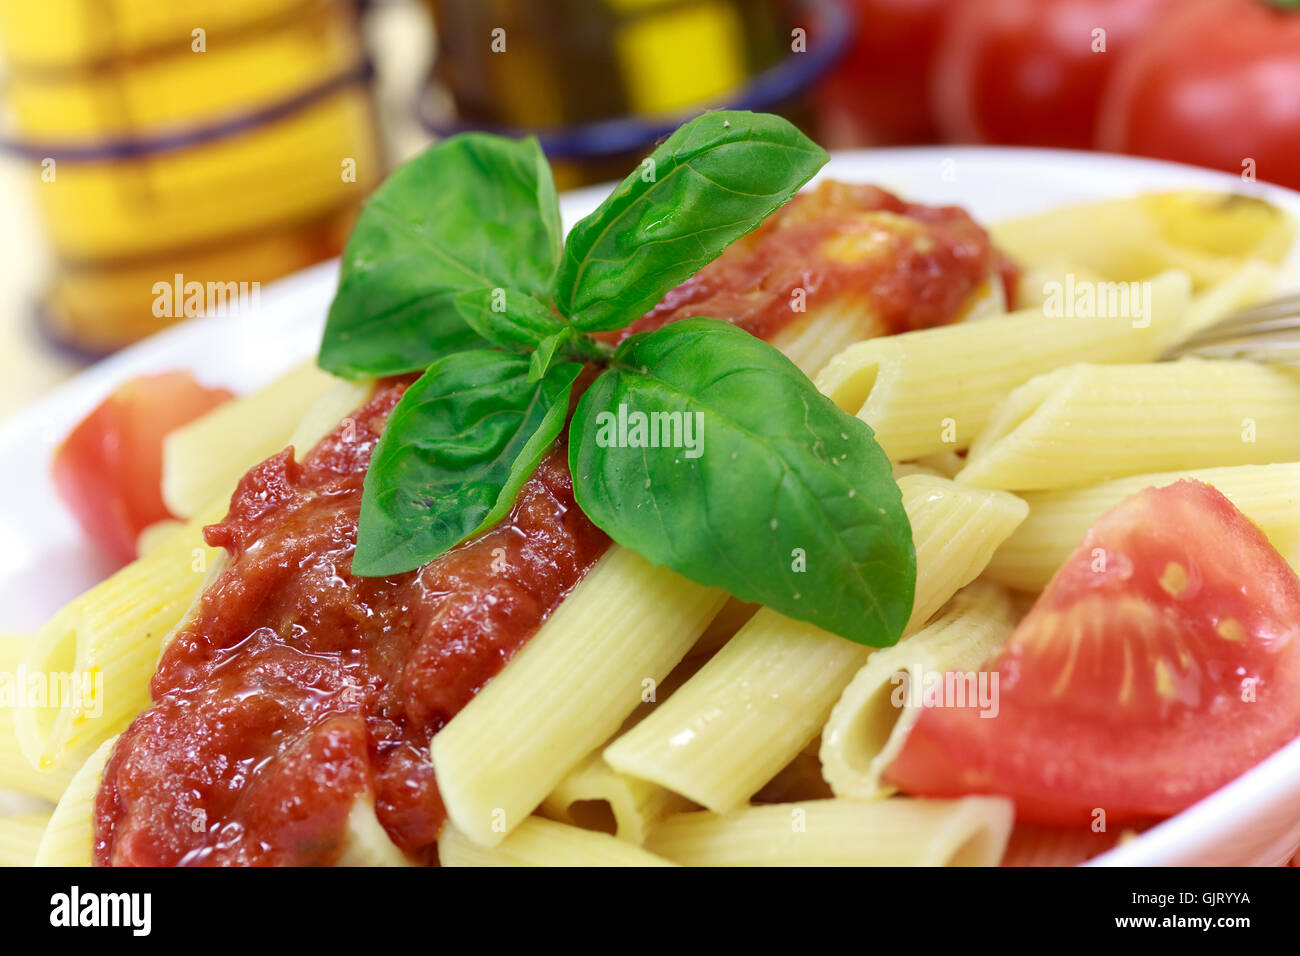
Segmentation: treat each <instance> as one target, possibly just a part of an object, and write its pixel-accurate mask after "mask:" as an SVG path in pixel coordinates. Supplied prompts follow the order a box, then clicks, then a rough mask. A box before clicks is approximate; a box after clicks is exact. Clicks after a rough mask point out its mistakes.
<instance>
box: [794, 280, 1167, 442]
mask: <svg viewBox="0 0 1300 956" xmlns="http://www.w3.org/2000/svg"><path fill="white" fill-rule="evenodd" d="M1189 299H1190V290H1189V287H1188V283H1187V279H1186V277H1185V276H1182V275H1180V274H1178V273H1169V274H1166V275H1163V276H1160V277H1159V278H1157V279H1156V280H1154V281H1153V282H1152V283H1151V306H1150V314H1149V315H1148V316H1146V318H1145V319H1144V320H1142V321H1141V322H1139V321H1135V320H1134V319H1132V318H1128V317H1124V316H1115V317H1109V318H1048V317H1047V316H1045V315H1044V313H1043V310H1042V308H1032V309H1027V310H1024V311H1021V312H1014V313H1011V314H1010V315H1003V316H999V317H997V318H991V319H987V320H983V321H980V322H969V323H965V322H964V323H961V324H959V325H949V326H943V327H941V328H935V329H924V330H921V331H918V332H907V333H904V334H902V335H891V336H886V337H883V338H878V339H872V340H870V341H867V342H860V343H858V344H857V345H854V346H851V347H850V348H848V349H846V350H844V351H843V352H841V353H839V354H838V355H836V356H835V358H834V359H833V360H832V361H831V362H830V364H828V365H827V366H826V367H825V368H824V369H822V371H821V373H820V374H819V375H818V376H817V387H818V388H820V389H821V390H822V392H824V393H825V394H826V395H827V396H829V397H830V399H831V400H832V401H833V402H835V404H837V405H839V407H840V408H842V409H844V410H845V411H847V412H850V413H853V414H856V415H857V416H858V417H859V418H861V419H862V420H863V421H865V422H866V423H867V424H868V425H870V426H871V427H872V429H873V430H874V431H875V433H876V441H878V442H879V443H880V446H881V447H882V448H883V449H884V450H885V452H886V454H888V455H889V457H890V460H891V461H907V460H911V459H916V458H922V457H924V456H927V455H936V454H941V453H944V452H956V451H960V450H962V449H964V448H967V447H969V446H970V444H971V442H972V441H973V440H974V439H975V436H976V435H977V434H979V432H980V431H981V430H982V429H983V428H984V426H985V425H986V423H987V422H988V421H989V419H990V418H991V416H992V414H993V411H994V409H995V408H996V407H997V405H998V402H999V401H1001V400H1002V398H1003V397H1004V396H1005V395H1006V394H1007V392H1008V391H1010V390H1011V389H1012V388H1015V387H1016V386H1017V385H1020V384H1022V383H1024V382H1027V381H1028V380H1029V379H1031V378H1033V377H1034V376H1035V375H1038V374H1041V373H1044V372H1048V371H1051V370H1052V369H1056V368H1060V367H1062V366H1065V365H1068V364H1070V363H1072V362H1078V361H1081V360H1082V361H1093V362H1148V361H1151V360H1153V359H1155V358H1157V357H1158V356H1159V355H1160V354H1161V353H1162V352H1163V351H1164V350H1165V349H1166V348H1168V346H1169V345H1171V344H1172V342H1173V339H1174V338H1175V337H1176V336H1177V334H1178V330H1179V323H1180V322H1181V320H1182V317H1183V315H1184V313H1185V312H1186V310H1187V305H1188V302H1189ZM1143 323H1145V324H1143Z"/></svg>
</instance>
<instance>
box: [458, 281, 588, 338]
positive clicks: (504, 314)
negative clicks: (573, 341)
mask: <svg viewBox="0 0 1300 956" xmlns="http://www.w3.org/2000/svg"><path fill="white" fill-rule="evenodd" d="M453 301H454V303H455V306H456V311H457V312H459V313H460V317H461V318H462V319H464V320H465V324H466V325H468V326H469V327H470V328H471V329H473V330H474V331H475V333H477V334H478V335H479V336H481V337H482V338H483V339H484V340H486V341H488V342H491V343H492V344H493V345H499V346H501V348H504V349H514V350H516V351H521V352H530V351H532V350H533V349H535V348H537V347H538V346H539V345H541V343H542V342H544V341H545V340H546V339H548V338H550V337H552V336H554V335H555V334H556V333H559V332H563V331H564V330H565V329H569V328H570V326H567V325H565V323H564V320H563V319H561V318H560V317H559V316H558V315H556V314H555V313H554V312H552V311H551V310H550V309H548V308H547V307H546V306H545V305H543V304H542V303H540V302H538V301H537V300H536V299H534V298H533V297H532V296H530V295H528V294H527V293H524V292H518V291H516V290H514V289H504V288H500V287H498V288H495V289H471V290H469V291H468V292H462V293H460V294H459V295H457V296H456V298H455V299H454V300H453Z"/></svg>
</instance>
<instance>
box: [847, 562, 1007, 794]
mask: <svg viewBox="0 0 1300 956" xmlns="http://www.w3.org/2000/svg"><path fill="white" fill-rule="evenodd" d="M1014 625H1015V616H1014V613H1013V610H1012V606H1011V600H1010V599H1009V597H1008V596H1007V594H1006V593H1005V592H1004V591H1002V590H1001V589H1000V588H998V587H996V586H994V585H990V584H985V583H983V582H979V581H976V582H974V583H972V584H970V585H968V586H966V587H965V588H963V589H962V590H960V591H958V592H957V593H956V594H955V595H954V596H953V598H952V600H951V601H949V602H948V604H947V605H946V606H945V607H944V608H943V610H941V611H940V612H939V613H938V614H937V615H936V616H935V618H934V620H933V621H931V622H930V623H929V624H928V625H926V627H924V628H922V629H921V630H920V631H919V632H917V633H916V634H915V635H913V636H912V637H910V638H908V639H907V640H906V641H900V642H899V643H898V644H896V645H895V646H894V647H888V648H885V649H884V650H881V651H878V652H877V653H875V654H873V655H871V658H870V659H869V660H868V661H867V663H866V665H865V666H864V667H863V668H862V669H861V670H860V671H858V673H857V674H855V675H854V677H853V680H852V681H851V682H850V683H849V686H848V687H846V688H845V690H844V693H843V695H841V697H840V699H839V701H838V702H836V704H835V708H834V709H833V710H832V711H831V716H830V719H829V720H827V722H826V728H825V729H824V730H823V731H822V745H821V763H822V772H823V774H824V776H825V777H826V781H827V782H828V783H829V784H830V786H831V789H832V790H833V791H834V793H835V796H837V797H855V798H858V799H864V800H870V799H876V798H879V797H883V796H885V795H887V794H888V792H889V788H888V787H886V786H885V785H884V784H883V783H882V782H881V775H882V774H883V773H884V771H885V769H886V768H887V767H888V766H889V764H890V763H891V762H892V761H893V759H894V757H896V756H897V755H898V753H899V751H901V750H902V748H903V743H904V741H905V740H906V739H907V734H908V732H909V731H910V730H911V729H912V726H913V725H914V724H915V723H916V721H917V718H918V717H920V715H921V709H922V698H921V695H922V693H923V689H924V688H925V687H926V684H927V682H928V681H930V680H933V679H934V678H935V677H936V676H937V677H938V678H939V679H940V680H942V679H943V678H944V675H947V674H950V673H954V672H955V673H957V674H965V673H970V672H973V671H975V670H976V669H978V668H979V666H980V665H981V664H983V663H984V662H985V661H987V660H988V659H989V657H990V656H991V655H992V654H993V652H994V651H996V650H997V648H998V647H999V646H1000V645H1001V643H1002V642H1003V641H1004V640H1005V639H1006V638H1007V636H1008V635H1009V634H1010V633H1011V629H1012V627H1013V626H1014ZM965 689H966V688H965V685H964V684H963V685H962V690H963V691H965ZM971 691H972V692H971V694H970V695H969V697H968V698H967V701H968V702H969V704H970V705H971V706H974V705H975V704H976V702H977V700H976V696H975V691H974V688H972V689H971ZM944 703H947V704H949V705H952V704H953V702H952V701H944ZM964 703H965V702H964ZM994 714H996V712H994Z"/></svg>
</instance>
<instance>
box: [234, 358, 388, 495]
mask: <svg viewBox="0 0 1300 956" xmlns="http://www.w3.org/2000/svg"><path fill="white" fill-rule="evenodd" d="M374 390H375V382H374V380H373V379H367V380H364V381H360V382H345V381H342V380H340V379H335V380H334V384H333V385H332V386H331V387H330V388H329V389H328V390H326V392H325V393H324V394H323V395H321V396H320V397H319V398H318V399H316V401H315V402H314V403H313V404H312V406H311V407H310V408H308V409H307V413H306V414H305V415H303V417H302V420H301V421H300V422H298V424H297V427H296V428H294V430H293V432H292V433H291V434H290V435H289V440H288V441H286V442H285V443H284V444H285V445H292V446H293V450H294V457H296V458H297V459H298V460H299V461H301V460H302V458H303V456H304V455H306V454H307V452H309V451H311V449H312V448H314V447H316V444H317V443H318V442H319V441H320V440H321V439H322V438H324V437H325V436H326V435H328V434H329V433H330V432H332V431H334V429H336V428H338V427H339V424H340V423H343V424H344V425H345V426H346V423H347V421H348V416H349V415H351V414H352V413H353V412H355V411H356V410H357V409H358V408H360V407H361V406H362V405H364V404H365V403H366V402H367V401H368V400H369V399H370V393H371V392H373V391H374ZM281 447H284V446H283V445H282V446H281ZM276 450H277V451H278V450H279V449H276ZM258 460H260V459H258ZM250 464H251V462H250ZM232 487H233V486H232Z"/></svg>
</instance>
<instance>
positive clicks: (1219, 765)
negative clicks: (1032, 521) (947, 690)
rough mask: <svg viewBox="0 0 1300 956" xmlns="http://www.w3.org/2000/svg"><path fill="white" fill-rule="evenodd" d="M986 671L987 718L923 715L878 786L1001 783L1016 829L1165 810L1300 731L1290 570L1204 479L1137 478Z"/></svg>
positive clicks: (945, 790)
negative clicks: (1158, 481) (1140, 487)
mask: <svg viewBox="0 0 1300 956" xmlns="http://www.w3.org/2000/svg"><path fill="white" fill-rule="evenodd" d="M987 666H988V668H989V670H990V671H991V673H995V674H997V675H998V683H997V691H996V693H997V697H996V703H997V707H998V710H997V715H996V716H995V717H992V718H984V717H981V716H980V715H979V711H978V710H977V709H971V708H969V707H965V708H942V707H931V708H927V709H926V710H925V711H923V712H922V714H921V716H920V719H918V720H917V722H916V724H915V726H914V729H913V731H912V733H911V735H910V736H909V737H908V739H907V741H906V743H905V744H904V747H903V750H902V752H901V753H900V754H899V756H898V758H897V759H896V760H895V761H894V762H893V764H891V766H890V768H889V770H888V772H887V777H888V779H889V780H890V781H891V782H893V783H894V784H895V785H897V786H899V787H900V788H901V789H903V790H905V791H907V792H909V793H915V794H925V795H932V796H951V795H957V794H963V793H995V794H1004V795H1006V796H1009V797H1011V798H1013V799H1014V800H1015V803H1016V815H1017V819H1019V820H1020V821H1022V822H1027V823H1043V824H1059V825H1070V824H1082V823H1087V822H1089V821H1090V820H1091V819H1092V814H1093V811H1094V810H1095V809H1097V808H1100V809H1102V810H1104V811H1105V813H1106V820H1107V823H1108V824H1113V823H1119V822H1124V821H1128V820H1136V819H1145V818H1151V817H1161V816H1166V815H1168V814H1172V813H1176V812H1178V811H1179V810H1182V809H1184V808H1185V807H1187V806H1189V805H1190V804H1192V803H1194V802H1196V801H1197V800H1199V799H1201V798H1202V797H1204V796H1206V795H1207V794H1209V793H1211V792H1212V791H1214V790H1216V789H1218V788H1219V787H1221V786H1222V785H1223V784H1225V783H1227V782H1228V781H1230V780H1232V779H1233V778H1234V777H1236V776H1237V775H1238V774H1240V773H1242V772H1243V771H1244V770H1246V769H1247V768H1249V767H1250V766H1252V765H1253V764H1255V763H1257V762H1258V761H1260V760H1261V759H1263V758H1264V757H1266V756H1268V755H1269V754H1270V753H1272V752H1273V751H1275V750H1277V749H1278V748H1279V747H1281V746H1282V745H1283V744H1285V743H1287V742H1288V741H1290V740H1292V739H1293V738H1295V737H1296V736H1297V734H1300V579H1297V578H1296V575H1295V572H1294V571H1292V570H1291V568H1290V567H1289V566H1288V565H1287V563H1286V562H1285V561H1284V560H1283V559H1282V557H1281V556H1280V555H1279V554H1278V553H1277V551H1275V550H1274V549H1273V547H1272V546H1271V545H1270V544H1269V543H1268V540H1267V539H1266V538H1265V537H1264V535H1263V533H1262V532H1260V530H1259V529H1258V528H1257V527H1256V526H1255V525H1254V524H1252V523H1251V522H1250V521H1249V520H1248V519H1247V518H1246V517H1245V516H1244V515H1242V514H1241V512H1239V511H1238V510H1237V509H1236V508H1234V507H1233V505H1232V504H1231V503H1230V502H1229V501H1228V499H1226V498H1225V497H1224V496H1223V495H1221V494H1220V493H1219V492H1217V491H1215V490H1214V489H1213V488H1211V487H1210V486H1208V485H1205V484H1201V483H1200V482H1192V481H1180V482H1177V483H1176V484H1173V485H1169V486H1168V487H1165V488H1160V489H1156V488H1148V489H1147V490H1145V491H1142V492H1139V493H1138V494H1136V495H1133V496H1132V497H1131V498H1128V499H1127V500H1125V501H1123V502H1121V503H1120V504H1119V505H1117V506H1116V507H1115V508H1113V509H1111V510H1110V511H1109V512H1107V513H1106V514H1104V515H1102V517H1101V518H1099V519H1098V520H1097V523H1096V524H1095V525H1093V527H1092V528H1091V530H1089V532H1088V533H1087V535H1085V536H1084V539H1083V541H1082V543H1080V545H1079V546H1078V547H1077V548H1076V549H1075V551H1074V553H1073V554H1072V555H1071V556H1070V559H1069V560H1068V561H1067V562H1066V563H1065V565H1064V566H1063V567H1062V568H1061V569H1060V570H1059V571H1058V572H1057V574H1056V576H1055V577H1054V578H1052V581H1051V583H1050V584H1049V585H1048V586H1047V590H1045V591H1044V592H1043V594H1042V596H1041V597H1040V598H1039V599H1038V601H1037V603H1036V604H1035V605H1034V606H1033V608H1032V609H1031V610H1030V612H1029V614H1028V615H1027V616H1026V617H1025V619H1024V620H1023V621H1022V622H1021V623H1020V625H1019V627H1017V628H1016V630H1015V632H1014V633H1013V634H1012V635H1011V637H1010V638H1009V639H1008V641H1007V643H1006V644H1005V645H1004V646H1003V648H1002V650H1001V651H1000V652H999V653H998V654H997V655H996V656H995V657H994V659H993V660H992V662H991V663H990V664H989V665H987ZM991 681H992V678H991V677H990V687H991V686H992V683H991ZM990 712H991V708H990Z"/></svg>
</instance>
